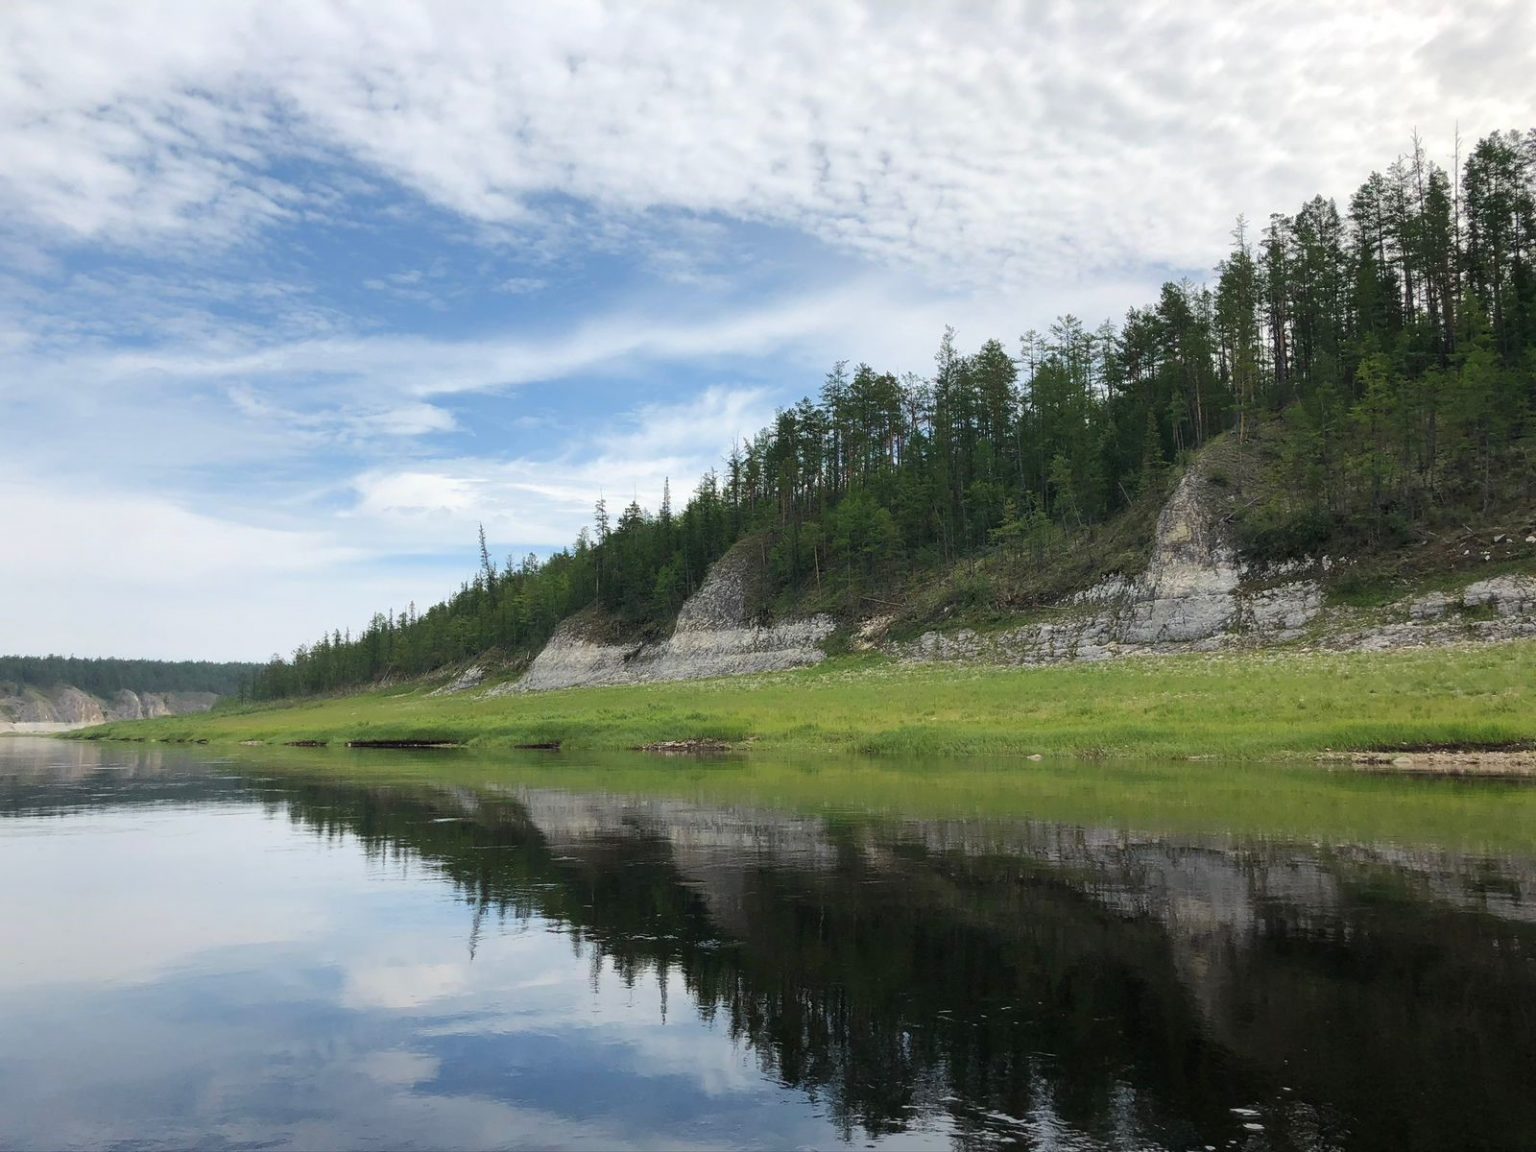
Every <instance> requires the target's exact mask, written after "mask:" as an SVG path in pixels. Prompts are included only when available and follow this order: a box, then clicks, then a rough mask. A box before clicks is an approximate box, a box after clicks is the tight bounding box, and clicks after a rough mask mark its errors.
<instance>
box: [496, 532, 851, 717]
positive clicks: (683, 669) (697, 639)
mask: <svg viewBox="0 0 1536 1152" xmlns="http://www.w3.org/2000/svg"><path fill="white" fill-rule="evenodd" d="M755 548H756V545H755V544H754V543H752V542H750V541H744V542H743V543H741V544H738V545H737V546H736V547H734V548H732V549H731V551H730V552H728V553H726V555H724V556H723V557H721V558H720V560H719V561H717V562H716V563H715V564H714V566H713V567H711V568H710V570H709V574H708V575H707V576H706V577H705V579H704V583H703V584H702V585H701V586H700V588H699V590H698V591H697V592H696V593H694V594H693V595H692V596H691V597H689V598H688V600H687V602H686V603H684V605H683V607H682V609H681V611H679V612H678V614H677V622H676V624H675V625H674V627H673V630H672V635H671V636H669V637H667V638H666V639H665V640H661V641H653V642H639V643H632V644H615V643H611V642H604V641H601V640H598V639H593V635H594V628H595V624H596V620H595V618H594V616H593V615H592V614H591V613H590V612H586V613H577V614H576V615H575V616H572V617H571V618H570V619H568V620H566V621H564V622H563V623H562V624H561V625H560V627H559V628H557V629H556V630H555V634H554V636H552V637H551V638H550V641H549V643H548V644H546V645H545V646H544V650H543V651H542V652H540V653H539V655H538V657H537V658H535V660H534V661H533V664H532V665H531V666H530V667H529V669H528V671H527V673H526V674H525V675H524V676H523V678H522V679H521V680H519V681H517V683H516V684H514V685H512V687H511V688H510V689H509V690H510V691H515V692H544V691H550V690H552V689H556V688H578V687H585V686H590V685H598V684H644V683H651V682H655V681H662V680H702V679H705V678H707V677H712V676H741V675H747V674H750V673H754V672H779V671H783V670H785V669H789V668H802V667H805V666H807V665H810V664H816V663H818V662H820V661H821V660H823V659H825V658H826V653H825V652H823V651H822V649H821V644H822V642H823V641H824V640H825V639H826V638H827V636H828V635H829V634H830V633H831V632H832V629H833V627H834V623H833V621H832V619H831V618H830V617H827V616H812V617H808V618H805V619H798V620H783V621H778V622H775V623H762V622H759V621H755V620H753V619H752V618H751V613H750V610H749V605H748V600H749V596H748V591H749V588H750V585H751V581H752V577H753V571H754V569H753V563H754V550H755Z"/></svg>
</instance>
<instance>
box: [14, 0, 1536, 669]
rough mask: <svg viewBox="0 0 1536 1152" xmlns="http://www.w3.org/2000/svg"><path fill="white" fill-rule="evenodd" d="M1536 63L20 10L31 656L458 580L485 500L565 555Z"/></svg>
mask: <svg viewBox="0 0 1536 1152" xmlns="http://www.w3.org/2000/svg"><path fill="white" fill-rule="evenodd" d="M1532 76H1536V9H1533V8H1532V6H1531V5H1529V4H1526V3H1519V2H1507V0H1473V2H1471V3H1468V4H1464V5H1461V6H1459V7H1458V8H1456V9H1454V10H1453V9H1449V8H1445V7H1444V6H1443V5H1436V4H1432V3H1429V2H1427V0H1402V2H1398V3H1391V4H1386V3H1380V4H1357V5H1333V4H1324V3H1321V2H1312V0H1308V2H1304V3H1294V4H1288V5H1283V6H1282V5H1274V4H1269V3H1258V2H1250V3H1238V4H1232V3H1220V2H1217V0H1201V2H1197V3H1180V4H1172V3H1139V4H1135V5H1118V4H1117V5H1107V4H1104V5H1100V4H1068V3H1051V2H1042V3H1023V2H1015V3H997V4H991V5H973V4H953V5H937V4H925V5H912V6H905V5H897V4H887V3H874V2H871V3H862V4H861V3H853V2H847V3H836V4H833V3H825V2H821V0H803V2H799V3H784V4H777V5H744V4H738V5H699V4H684V3H676V4H657V5H645V6H634V5H621V4H617V3H611V4H610V3H600V2H595V0H587V2H576V3H569V4H560V5H555V6H545V7H543V8H539V7H534V8H527V7H514V6H512V5H489V4H484V3H478V2H474V3H472V2H470V0H440V2H438V3H433V4H422V3H403V2H395V0H368V2H366V3H364V2H361V0H225V2H223V3H219V4H208V3H204V2H201V0H159V2H153V0H147V2H144V3H138V4H131V5H125V4H121V3H117V2H115V0H81V2H79V3H72V4H67V5H65V4H57V3H52V2H49V0H12V2H11V3H8V4H6V5H4V6H3V8H0V153H3V155H4V156H5V158H6V159H5V163H4V164H3V165H0V496H3V497H4V498H3V499H0V538H3V539H4V540H5V542H6V549H5V551H4V555H3V556H0V604H5V605H11V606H12V608H10V609H8V610H6V612H5V613H0V650H3V649H13V650H15V649H28V650H45V649H57V650H64V651H75V652H78V653H81V654H105V653H109V652H119V653H122V654H131V653H142V654H146V655H201V656H210V657H225V656H240V655H244V656H254V657H261V656H265V655H266V654H267V653H269V652H270V651H272V650H273V649H279V650H284V651H286V650H289V649H291V648H292V647H293V646H294V645H295V644H296V643H298V642H299V641H301V640H307V639H310V638H311V637H312V636H313V634H314V632H315V631H317V630H318V628H319V627H323V626H327V625H339V626H343V627H345V626H348V625H351V626H353V627H356V626H358V625H361V624H362V623H363V622H365V621H366V620H367V619H368V617H369V616H370V615H371V613H372V612H373V611H374V610H376V609H382V608H386V607H389V606H391V605H393V606H395V607H397V608H398V607H399V606H400V605H401V604H402V603H403V602H404V601H405V600H406V599H416V600H417V601H418V602H423V603H424V602H427V601H430V600H433V599H436V598H437V597H439V596H441V595H442V594H444V593H445V592H448V591H450V590H451V589H452V587H453V586H454V584H455V583H456V577H455V576H454V575H453V574H454V573H455V572H461V571H463V570H465V569H466V568H468V567H472V566H473V559H474V557H473V541H474V525H475V524H476V523H477V522H482V523H484V524H485V525H486V527H487V530H488V531H489V532H490V533H491V535H492V541H493V547H495V548H496V549H497V551H498V553H513V554H521V553H522V552H523V551H525V550H527V549H529V548H534V549H541V550H542V549H547V548H548V547H551V546H555V545H558V544H560V543H562V542H564V541H568V540H569V539H571V538H572V537H573V536H574V534H575V532H576V530H577V529H578V527H579V526H580V525H581V523H582V522H584V521H585V520H586V519H587V518H588V517H589V516H590V509H591V506H592V502H593V500H594V499H595V498H596V497H597V496H598V495H599V494H600V493H601V494H603V495H606V496H607V497H608V498H609V499H610V500H611V501H616V502H620V503H623V502H627V501H628V500H629V499H631V498H639V499H640V500H641V501H642V503H647V504H654V502H655V500H656V499H657V498H658V496H659V492H660V487H661V485H662V483H663V482H664V480H666V479H668V478H670V480H671V482H672V485H673V490H674V493H675V494H676V495H677V496H678V497H679V498H681V496H682V495H683V494H684V493H686V491H687V490H688V489H689V488H691V486H692V484H693V483H694V482H695V480H696V479H697V477H698V475H699V473H700V472H701V471H702V470H703V469H704V468H706V467H708V466H710V464H712V463H715V462H717V461H718V460H719V459H720V457H721V456H722V455H723V454H724V453H725V452H726V450H727V449H728V446H729V443H730V441H731V440H732V439H733V438H734V437H736V436H737V435H742V434H750V433H751V432H752V431H753V430H754V429H755V428H756V427H757V425H758V424H759V423H760V422H761V421H762V420H763V419H765V418H766V417H767V416H768V415H769V414H770V413H771V411H772V409H773V407H774V406H775V405H777V404H782V403H787V402H792V401H793V400H794V399H795V398H797V397H798V396H799V395H801V394H802V393H805V392H807V391H814V390H815V388H816V387H817V383H818V380H819V377H820V374H821V373H822V372H823V371H824V370H825V369H826V367H827V366H829V365H830V363H831V362H832V361H833V360H834V359H839V358H845V357H846V358H849V359H852V360H855V361H857V360H860V359H863V360H867V361H869V362H871V363H874V364H877V365H879V366H880V367H882V368H889V369H892V370H895V371H907V370H916V371H922V370H923V369H924V368H925V367H926V365H927V364H928V363H930V361H929V357H930V355H931V350H932V348H933V346H934V344H935V342H936V339H937V336H938V334H939V332H940V331H941V329H942V326H943V325H944V324H945V323H953V324H956V325H957V326H958V327H959V329H960V331H961V335H962V341H963V342H965V343H975V342H977V341H979V340H980V339H982V338H985V337H988V336H996V337H1000V338H1002V339H1004V340H1005V341H1011V340H1012V339H1013V338H1014V337H1016V336H1017V335H1018V333H1019V332H1020V331H1022V330H1024V329H1026V328H1028V327H1031V326H1043V325H1044V324H1046V323H1048V322H1049V321H1050V319H1051V318H1052V317H1053V316H1054V315H1055V314H1057V313H1059V312H1065V311H1072V312H1075V313H1077V314H1078V315H1080V316H1083V317H1084V318H1085V319H1087V320H1088V321H1089V322H1090V323H1095V322H1097V321H1098V320H1099V319H1101V318H1103V317H1105V316H1110V315H1116V314H1119V313H1121V312H1123V310H1124V309H1125V308H1126V307H1127V306H1130V305H1132V304H1137V303H1141V302H1143V301H1145V300H1146V299H1149V298H1151V297H1152V296H1153V295H1154V294H1155V290H1156V286H1157V283H1158V282H1159V281H1160V280H1161V279H1163V278H1165V277H1178V276H1181V275H1185V274H1189V275H1195V276H1198V275H1200V274H1202V271H1203V270H1204V269H1207V268H1209V267H1210V266H1211V265H1212V264H1213V263H1214V262H1215V261H1216V260H1217V259H1218V258H1219V257H1220V255H1221V252H1222V248H1223V246H1224V244H1225V243H1226V239H1227V234H1228V232H1229V230H1230V228H1231V226H1232V221H1233V219H1234V217H1235V216H1236V215H1237V214H1238V213H1240V212H1242V213H1246V214H1248V215H1249V216H1250V217H1253V218H1256V219H1262V218H1263V217H1264V215H1265V214H1267V213H1268V212H1270V211H1273V210H1292V209H1294V207H1295V206H1297V205H1298V204H1299V203H1300V202H1301V201H1302V200H1303V199H1304V198H1305V197H1309V196H1311V195H1313V194H1314V193H1317V192H1322V193H1324V194H1328V195H1336V196H1340V197H1344V196H1347V195H1348V193H1349V192H1350V191H1351V189H1352V188H1353V187H1355V186H1356V185H1357V184H1358V182H1359V181H1360V180H1361V179H1362V178H1363V176H1364V175H1365V174H1366V172H1367V171H1368V170H1369V168H1370V167H1372V166H1380V165H1382V164H1385V163H1387V162H1389V161H1390V160H1391V158H1392V157H1393V156H1394V155H1395V154H1397V153H1398V152H1399V151H1401V150H1403V149H1404V148H1406V147H1407V145H1408V142H1409V135H1410V133H1411V132H1412V131H1413V130H1415V129H1416V130H1417V131H1418V132H1419V133H1420V134H1421V135H1422V136H1423V137H1424V138H1425V140H1426V143H1427V146H1428V147H1429V149H1430V150H1431V152H1432V153H1435V154H1436V155H1439V156H1441V157H1444V158H1446V159H1448V158H1449V156H1448V154H1449V152H1450V150H1451V147H1452V141H1453V137H1454V133H1455V131H1456V128H1457V126H1458V125H1459V126H1460V128H1461V130H1462V132H1463V133H1464V134H1465V136H1466V137H1468V138H1471V137H1475V136H1477V135H1480V134H1483V133H1485V132H1487V131H1489V130H1491V129H1493V128H1498V127H1508V126H1521V125H1524V124H1525V123H1526V122H1527V121H1528V120H1529V119H1530V110H1531V108H1532V107H1536V81H1533V80H1532V79H1531V78H1532ZM17 541H23V542H24V543H23V544H20V545H18V544H16V543H15V542H17ZM232 597H233V598H234V599H235V600H238V602H239V603H240V604H241V605H242V606H243V607H242V610H241V611H238V612H235V611H231V603H232ZM124 604H132V605H134V606H135V607H134V611H133V612H132V613H131V614H129V613H125V612H124V611H122V610H121V608H120V607H119V608H118V609H116V610H113V609H111V608H109V607H108V606H111V605H118V606H121V605H124Z"/></svg>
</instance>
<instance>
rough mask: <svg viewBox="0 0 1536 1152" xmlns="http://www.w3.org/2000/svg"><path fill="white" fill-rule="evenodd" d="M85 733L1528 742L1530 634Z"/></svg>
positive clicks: (417, 694)
mask: <svg viewBox="0 0 1536 1152" xmlns="http://www.w3.org/2000/svg"><path fill="white" fill-rule="evenodd" d="M79 735H81V736H83V737H84V738H87V739H103V738H110V739H129V740H156V741H208V742H212V743H220V744H234V743H239V742H242V741H261V742H266V743H281V742H285V741H293V740H322V741H329V742H331V743H342V742H345V741H347V740H435V741H452V742H457V743H464V744H469V745H472V746H480V747H506V746H510V745H514V744H528V743H544V742H547V741H555V740H558V741H561V742H562V744H563V745H564V747H565V748H566V749H568V750H581V749H618V748H628V747H634V746H637V745H641V744H646V743H650V742H652V741H658V740H717V741H726V742H729V743H732V744H738V745H748V744H750V746H751V747H753V748H754V749H758V750H764V751H769V750H772V751H780V752H818V753H825V752H834V753H861V754H873V755H880V756H888V757H900V756H933V755H965V756H976V755H1008V756H1012V755H1029V754H1033V753H1039V754H1041V755H1044V756H1052V757H1056V756H1072V757H1085V756H1087V757H1098V758H1104V757H1188V756H1217V757H1225V758H1239V759H1261V758H1268V757H1275V756H1280V755H1286V754H1298V755H1310V754H1314V753H1317V752H1320V751H1322V750H1324V749H1364V748H1384V747H1392V746H1403V745H1423V744H1435V745H1462V746H1465V745H1489V744H1504V743H1511V742H1526V741H1533V740H1536V643H1531V642H1528V641H1526V642H1517V643H1511V644H1503V645H1494V646H1487V647H1464V648H1449V649H1447V648H1437V649H1426V650H1418V651H1405V652H1390V653H1350V654H1328V653H1315V652H1302V651H1293V650H1277V651H1268V652H1259V653H1245V654H1222V655H1209V656H1203V655H1202V656H1178V657H1162V658H1149V659H1128V660H1118V661H1112V662H1108V663H1102V664H1091V665H1064V666H1057V667H1052V668H1040V669H1018V668H997V667H976V666H963V665H953V664H943V665H924V666H912V665H901V664H895V663H892V662H890V661H887V660H885V659H883V658H875V657H840V658H838V659H835V660H829V661H828V662H827V663H825V664H823V665H821V666H820V667H818V668H814V669H808V670H804V671H800V672H788V673H780V674H776V675H770V676H755V677H741V678H730V679H721V680H707V681H697V682H690V683H677V684H655V685H642V686H633V687H615V688H585V689H573V690H568V691H563V692H549V693H541V694H537V695H528V696H503V697H498V698H495V699H483V698H480V697H477V696H475V695H471V694H465V695H458V696H429V695H427V694H426V692H425V690H420V689H418V690H402V689H393V690H385V691H379V692H373V693H366V694H360V695H355V696H346V697H340V698H330V699H321V700H308V701H303V702H299V703H296V704H289V705H286V706H282V707H262V708H257V707H252V708H245V709H231V710H225V711H219V712H215V713H211V714H207V715H203V716H184V717H168V718H164V719H159V720H148V721H138V722H133V723H122V724H109V725H104V726H102V727H99V728H93V729H89V730H87V731H85V732H84V733H81V734H79Z"/></svg>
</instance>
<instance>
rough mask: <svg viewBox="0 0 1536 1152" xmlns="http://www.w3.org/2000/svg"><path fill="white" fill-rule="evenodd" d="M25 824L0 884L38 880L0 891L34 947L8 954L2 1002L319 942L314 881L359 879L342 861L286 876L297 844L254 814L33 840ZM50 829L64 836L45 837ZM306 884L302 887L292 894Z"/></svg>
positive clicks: (178, 817) (2, 970)
mask: <svg viewBox="0 0 1536 1152" xmlns="http://www.w3.org/2000/svg"><path fill="white" fill-rule="evenodd" d="M29 823H33V821H32V820H31V819H23V820H21V821H17V822H11V823H8V824H7V826H6V829H5V831H6V833H7V835H5V836H3V837H0V876H12V877H15V876H25V877H29V878H31V879H30V881H29V882H28V883H24V884H4V885H0V923H3V924H4V925H5V926H6V928H5V930H6V932H7V934H9V935H12V936H13V938H14V939H24V940H26V942H27V944H26V947H25V948H5V949H0V996H5V995H7V994H10V993H14V992H17V991H19V990H21V989H24V988H30V987H35V986H40V985H60V984H70V983H83V982H92V983H119V984H132V983H138V982H142V981H147V980H152V979H154V978H156V977H157V976H159V975H160V974H162V973H164V972H166V971H168V970H170V969H173V968H178V967H186V966H191V967H197V966H199V963H200V958H202V957H206V956H207V954H209V953H212V952H216V951H218V950H221V949H240V948H250V947H254V946H258V945H267V946H275V945H282V944H289V943H293V942H295V941H298V940H304V939H310V938H313V937H314V936H315V935H316V934H318V933H319V932H321V931H322V930H323V928H324V926H325V923H326V920H327V912H326V908H325V906H324V905H325V901H324V899H323V897H321V896H320V893H319V892H317V891H315V890H314V889H315V887H316V882H317V880H319V879H322V878H323V877H324V876H325V874H326V873H327V872H333V871H334V869H333V868H331V867H328V865H340V870H341V871H345V870H348V869H349V868H354V867H355V865H353V864H352V862H351V861H350V860H347V859H345V858H343V857H340V856H338V855H337V854H335V853H319V854H316V853H306V854H305V858H304V859H303V861H302V863H300V862H298V861H294V860H290V861H289V862H288V864H289V866H288V867H286V868H285V867H284V866H283V856H282V854H281V852H279V851H276V850H277V849H280V848H281V847H283V846H285V845H291V841H292V832H291V831H289V830H288V829H287V828H286V827H283V826H280V825H276V824H274V823H273V822H272V821H270V820H268V819H266V818H265V817H264V816H262V815H261V813H260V812H258V811H253V810H251V809H235V808H221V809H215V810H200V811H199V812H198V813H197V815H196V817H195V818H193V819H188V817H187V814H186V813H185V812H177V811H169V812H168V811H164V810H158V809H145V810H140V811H129V812H117V811H105V812H103V811H95V812H92V813H91V814H90V816H89V817H88V818H86V819H84V820H81V821H76V822H72V823H71V824H70V825H69V826H68V827H67V829H66V828H59V827H58V822H57V820H56V819H54V818H52V817H44V818H39V820H38V821H37V822H36V823H37V828H36V831H37V832H38V833H40V834H35V835H27V834H25V831H24V829H19V828H18V824H20V825H23V826H24V825H26V824H29ZM52 829H57V830H58V831H59V832H61V833H63V834H54V835H50V834H46V833H47V832H49V831H50V830H52ZM18 831H21V832H22V834H21V835H16V834H15V833H16V832H18ZM257 861H260V867H256V866H255V865H256V862H257ZM295 864H298V865H299V866H298V867H294V865H295ZM301 872H302V874H303V875H304V876H305V877H306V882H305V884H303V885H292V884H288V883H285V882H284V880H285V874H286V876H287V877H292V876H295V875H297V874H299V873H301ZM317 872H318V873H319V874H320V875H319V876H317V875H316V873H317ZM45 877H46V883H41V882H39V880H40V879H41V878H45Z"/></svg>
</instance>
